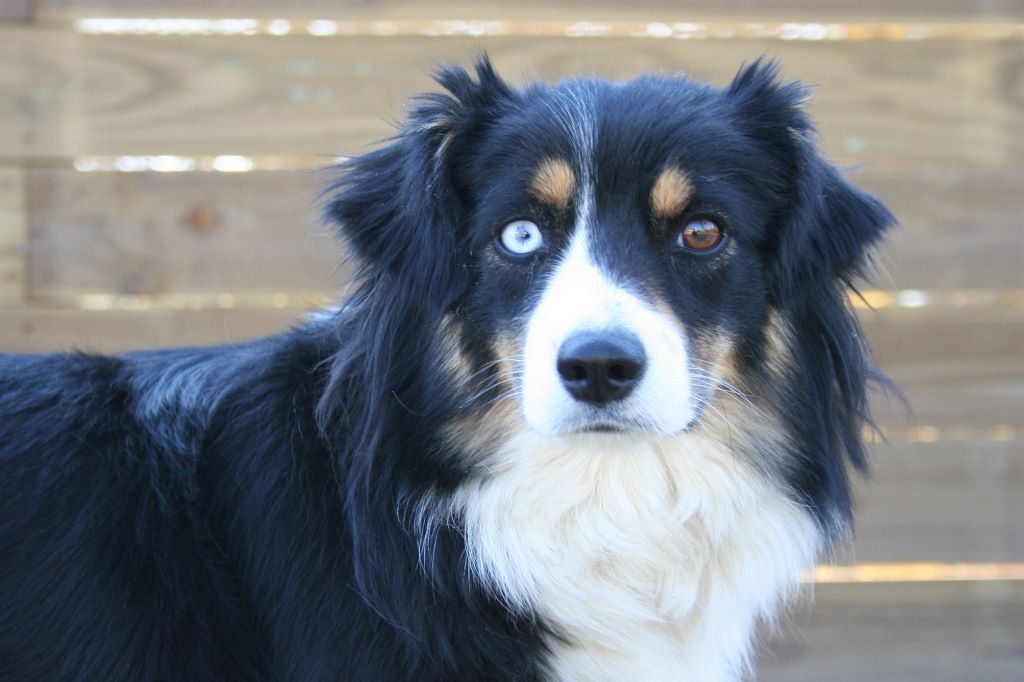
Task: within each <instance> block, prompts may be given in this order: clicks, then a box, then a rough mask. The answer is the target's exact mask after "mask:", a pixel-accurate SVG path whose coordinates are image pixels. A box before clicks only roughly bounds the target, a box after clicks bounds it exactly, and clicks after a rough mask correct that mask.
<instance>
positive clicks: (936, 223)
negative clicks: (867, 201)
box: [848, 163, 1024, 289]
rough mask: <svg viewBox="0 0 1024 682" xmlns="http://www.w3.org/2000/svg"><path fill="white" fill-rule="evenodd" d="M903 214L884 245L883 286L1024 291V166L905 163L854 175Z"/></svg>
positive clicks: (874, 166) (873, 166)
mask: <svg viewBox="0 0 1024 682" xmlns="http://www.w3.org/2000/svg"><path fill="white" fill-rule="evenodd" d="M848 177H850V179H851V180H853V181H854V182H856V183H857V184H859V185H860V186H862V187H864V188H865V189H868V190H870V191H872V192H874V193H875V194H876V196H878V198H880V199H881V200H882V201H884V202H885V204H886V205H887V206H889V208H890V209H891V210H892V212H893V213H894V214H895V215H896V217H897V218H898V219H899V220H900V223H901V224H900V227H899V228H898V229H896V230H893V231H892V232H891V233H890V234H889V238H888V239H887V241H886V242H885V243H884V244H883V245H882V247H881V249H880V250H879V258H878V264H879V271H878V273H877V275H876V277H875V278H874V282H875V284H876V285H877V286H879V287H881V288H885V289H987V288H991V289H1024V267H1022V264H1024V230H1022V229H1020V226H1019V225H1020V216H1021V212H1022V211H1024V195H1022V193H1021V188H1022V187H1024V169H1022V168H1008V169H980V168H965V167H929V166H924V167H915V168H899V167H893V166H886V165H884V164H880V163H874V164H869V165H866V166H862V167H860V168H858V169H856V170H854V171H853V172H851V173H849V176H848Z"/></svg>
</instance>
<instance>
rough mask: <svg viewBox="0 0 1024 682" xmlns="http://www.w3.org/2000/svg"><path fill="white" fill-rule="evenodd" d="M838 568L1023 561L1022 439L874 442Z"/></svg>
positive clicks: (1023, 453) (1023, 446)
mask: <svg viewBox="0 0 1024 682" xmlns="http://www.w3.org/2000/svg"><path fill="white" fill-rule="evenodd" d="M871 461H872V467H873V473H872V476H871V478H870V479H868V480H866V481H861V482H859V483H858V485H857V518H856V534H855V541H854V543H853V545H852V546H851V547H847V548H844V550H843V551H842V552H841V553H840V555H839V557H838V558H837V563H840V564H854V563H873V562H954V563H955V562H966V563H972V562H1024V524H1022V523H1021V519H1022V518H1024V495H1021V494H1020V491H1021V490H1024V439H1018V440H1016V441H1012V442H1003V443H1000V442H991V441H989V442H985V441H980V440H975V441H965V442H949V441H947V442H941V441H940V442H936V443H900V442H893V443H891V444H879V445H877V446H875V447H874V448H873V449H872V458H871Z"/></svg>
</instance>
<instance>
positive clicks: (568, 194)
mask: <svg viewBox="0 0 1024 682" xmlns="http://www.w3.org/2000/svg"><path fill="white" fill-rule="evenodd" d="M575 191H576V173H574V172H573V170H572V166H570V165H569V164H568V162H566V161H565V160H564V159H556V158H550V159H545V160H544V161H543V162H542V163H541V164H540V165H539V166H538V167H537V170H536V171H534V174H533V179H532V180H531V181H530V193H531V194H532V195H533V196H534V198H536V199H537V200H538V201H540V202H542V203H545V204H547V205H548V206H551V207H552V208H556V209H559V210H565V209H566V208H568V207H569V202H571V201H572V196H573V194H574V193H575Z"/></svg>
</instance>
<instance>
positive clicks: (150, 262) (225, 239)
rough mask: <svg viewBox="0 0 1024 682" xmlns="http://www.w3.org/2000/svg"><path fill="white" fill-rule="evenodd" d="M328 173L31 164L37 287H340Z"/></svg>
mask: <svg viewBox="0 0 1024 682" xmlns="http://www.w3.org/2000/svg"><path fill="white" fill-rule="evenodd" d="M326 179H327V176H326V175H325V174H324V173H319V174H318V173H303V172H288V171H281V172H258V171H257V172H251V173H244V174H229V173H76V172H74V171H70V170H34V171H32V172H31V173H30V181H29V186H30V206H31V229H32V245H31V251H30V262H31V273H32V275H31V290H32V295H33V297H35V298H37V299H47V298H52V297H62V296H74V295H79V294H85V293H97V292H113V293H120V294H146V293H148V294H154V293H168V292H175V293H194V292H297V291H298V292H306V291H325V292H327V291H335V292H337V291H340V290H341V288H342V284H343V282H344V276H343V274H344V272H345V271H347V268H345V267H340V266H339V263H340V261H341V253H342V249H341V247H340V245H339V244H338V242H337V241H336V240H335V239H334V238H333V236H332V235H331V234H330V230H329V228H327V227H321V226H319V225H318V223H317V208H316V195H317V193H318V192H319V189H320V187H321V185H322V184H323V182H325V181H326Z"/></svg>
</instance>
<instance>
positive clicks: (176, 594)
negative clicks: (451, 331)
mask: <svg viewBox="0 0 1024 682" xmlns="http://www.w3.org/2000/svg"><path fill="white" fill-rule="evenodd" d="M438 80H439V82H440V83H441V84H442V85H443V86H444V88H445V90H446V91H447V92H446V93H445V94H430V95H425V96H424V97H423V98H422V99H421V100H419V102H418V103H417V104H416V105H415V106H414V107H413V108H412V111H411V113H410V115H409V119H408V121H407V123H406V124H405V125H404V128H403V129H402V131H401V132H400V133H399V134H398V135H397V137H395V138H394V139H393V140H392V141H391V142H390V143H389V144H388V145H387V146H385V147H382V148H381V149H379V150H377V151H374V152H371V153H369V154H367V155H365V156H362V157H359V158H357V159H354V160H352V161H351V162H349V163H347V164H345V165H344V166H343V168H342V169H341V170H342V173H341V176H340V179H339V180H338V181H337V182H336V183H335V184H334V185H333V186H332V187H331V190H330V192H329V200H328V202H327V215H328V217H329V219H330V220H332V221H337V222H338V223H339V224H340V225H341V227H342V231H343V235H344V238H345V240H346V241H347V243H348V244H349V246H350V248H351V250H352V252H353V253H354V254H355V256H356V257H357V259H358V260H359V262H360V263H361V266H362V270H361V272H360V275H359V280H360V285H359V287H358V289H357V291H356V292H355V293H354V294H353V295H352V296H351V297H350V299H349V300H348V301H346V303H345V306H344V308H343V309H342V310H341V311H340V312H338V313H337V314H336V315H334V316H333V317H331V318H330V319H324V320H320V321H315V322H310V323H307V324H304V325H302V326H301V327H298V328H296V329H294V330H292V331H289V332H287V333H284V334H281V335H279V336H276V337H271V338H266V339H262V340H257V341H253V342H249V343H245V344H236V345H232V346H225V347H219V348H201V349H182V350H169V351H158V352H144V353H134V354H128V355H125V356H123V357H102V356H95V355H86V354H70V355H41V356H10V355H8V356H0V679H4V680H7V679H9V680H133V681H134V680H233V679H239V680H242V679H244V680H289V681H293V680H413V679H415V680H430V679H438V680H440V679H445V680H448V679H467V680H481V679H519V680H529V679H538V678H541V677H543V675H544V671H545V663H544V657H545V653H546V651H545V645H544V641H545V638H546V636H547V635H548V634H549V633H547V631H546V629H545V624H544V623H543V622H541V621H540V620H539V619H538V618H536V617H535V615H534V614H532V613H528V612H513V611H510V610H508V609H507V608H505V607H504V606H503V605H502V604H501V603H499V602H498V601H497V600H496V599H495V598H494V597H493V596H491V593H490V591H489V590H488V589H487V588H486V586H484V585H482V584H480V583H479V581H478V580H477V579H476V578H475V577H474V576H473V575H472V574H471V573H470V572H469V571H468V570H467V567H466V565H465V562H464V548H463V544H462V543H463V537H462V534H461V533H460V530H459V528H458V527H455V526H447V527H444V528H443V529H442V530H441V531H440V533H439V535H438V537H437V538H436V540H435V541H434V542H432V544H431V545H430V551H428V552H422V551H421V547H420V546H419V545H420V541H421V540H422V538H421V536H420V535H419V534H418V533H419V530H418V529H417V526H416V524H415V522H414V518H413V510H414V508H415V507H416V505H417V504H418V503H420V502H421V500H422V499H424V496H425V495H428V494H429V495H435V496H444V495H445V494H447V493H449V492H451V491H452V490H454V489H455V488H457V487H458V485H459V484H460V482H462V481H463V480H465V478H466V477H467V476H469V475H470V473H471V469H472V464H471V462H472V458H471V457H467V456H463V455H465V454H466V453H453V452H451V451H450V449H451V448H450V446H446V445H445V444H444V442H443V441H442V440H441V438H440V436H439V427H440V425H442V424H445V423H448V422H450V421H451V420H453V419H455V418H457V417H460V416H463V415H466V414H469V413H472V412H473V411H474V410H478V409H479V407H480V405H481V404H482V402H481V401H485V400H486V399H487V396H486V395H483V394H481V395H475V394H476V393H477V391H476V390H475V387H472V386H464V385H460V384H459V383H458V382H457V381H456V380H454V379H453V378H452V377H451V376H450V375H449V374H447V373H445V371H444V370H443V366H444V364H445V360H446V358H447V356H448V355H449V354H450V353H451V352H452V349H451V348H450V347H449V346H447V345H445V343H446V340H445V338H444V337H443V335H442V334H439V333H438V330H440V329H443V328H444V324H445V322H444V318H445V315H446V313H454V315H455V316H456V317H457V319H458V320H459V322H460V327H459V333H458V338H457V343H458V345H459V346H460V348H461V351H462V352H463V353H465V354H466V355H467V356H468V357H469V358H470V359H471V360H472V363H473V364H474V366H476V367H479V368H485V367H486V363H488V362H489V361H490V360H491V359H492V355H493V351H492V350H490V349H491V344H490V341H491V340H493V338H494V334H495V332H496V331H498V330H501V329H503V325H504V324H506V321H507V320H509V319H513V318H515V317H516V316H517V315H520V314H521V313H522V311H523V309H524V308H525V307H526V306H528V305H529V304H530V301H532V300H533V297H534V296H535V292H536V289H537V287H538V286H539V285H540V283H541V282H542V281H543V277H542V274H543V271H544V270H543V267H544V265H543V262H539V264H538V265H536V266H532V267H534V269H533V270H528V271H525V272H518V274H515V275H513V274H512V273H510V272H503V271H496V270H494V269H493V268H491V267H490V266H489V265H488V262H487V260H486V257H485V255H484V254H485V252H486V251H487V249H488V244H489V243H490V242H491V241H492V240H493V236H494V233H493V226H494V225H500V224H502V221H503V220H505V219H506V218H507V215H506V214H505V213H503V211H504V210H505V209H506V208H507V207H508V206H510V203H509V202H510V201H512V198H511V195H512V194H514V193H515V192H513V190H512V189H511V188H516V187H521V186H522V185H523V183H524V182H526V180H527V177H528V172H529V170H530V168H532V165H530V163H529V162H528V161H532V160H535V159H536V158H537V155H538V154H539V153H546V152H550V151H551V150H561V149H565V150H566V153H569V152H568V148H567V146H566V145H567V142H566V140H565V138H564V136H559V134H558V130H557V129H556V128H553V127H552V126H551V125H550V120H549V119H550V116H549V115H548V111H549V110H548V109H546V108H545V106H544V104H543V103H544V102H545V101H549V100H550V99H551V97H552V96H553V93H555V92H558V91H559V89H560V88H561V89H562V90H561V91H565V89H566V88H567V87H568V88H569V90H568V92H570V93H575V94H576V95H579V93H583V95H585V96H588V97H592V98H593V100H594V102H596V105H595V106H596V111H597V115H598V116H599V117H600V119H601V121H602V125H603V126H605V128H602V130H605V129H607V130H609V131H611V132H609V134H608V135H607V136H605V137H603V138H602V139H601V140H600V141H599V143H598V147H597V149H596V150H595V154H596V155H597V159H598V161H597V163H598V166H599V167H600V168H603V169H605V170H602V171H601V172H602V173H603V175H601V177H600V178H599V185H598V186H599V187H601V188H602V192H607V193H606V194H602V195H601V196H600V197H599V199H598V201H599V202H608V205H607V206H605V207H604V208H605V209H606V210H607V214H608V215H610V216H614V215H620V216H621V220H622V221H623V223H625V222H627V221H629V220H635V216H634V213H630V211H634V209H635V211H640V212H641V213H642V209H641V208H636V207H637V206H641V204H642V202H640V203H638V202H637V200H636V199H635V198H634V199H630V198H629V197H630V196H632V195H630V194H629V192H632V191H633V190H632V189H631V184H630V183H631V182H633V181H634V180H635V179H636V178H643V177H647V176H649V175H650V173H651V171H650V170H649V168H650V167H652V164H651V163H648V161H652V162H653V161H656V160H658V159H665V158H678V159H682V160H684V162H685V163H687V164H689V166H688V167H696V168H701V169H703V175H702V176H701V177H700V178H698V185H699V188H698V189H699V191H700V188H704V191H706V193H707V196H713V197H716V201H718V203H719V205H722V206H727V207H729V210H730V212H731V215H730V218H731V219H732V221H733V222H735V223H738V224H740V225H743V226H745V227H744V228H743V229H746V230H747V232H743V231H742V230H739V231H738V232H737V236H736V239H737V241H738V242H741V245H742V248H743V249H745V250H742V251H741V252H740V254H739V255H738V256H737V258H740V260H739V261H737V263H739V264H740V265H742V267H741V268H740V267H737V268H736V269H735V271H734V272H731V274H723V273H716V272H707V273H704V274H701V273H696V274H686V275H680V277H681V278H682V279H679V280H678V281H679V282H681V284H680V286H679V288H678V291H677V293H675V294H672V295H670V296H669V298H670V300H671V301H672V305H673V306H674V307H678V308H680V309H686V310H690V311H696V312H693V315H697V316H698V317H699V316H700V315H712V314H715V315H718V316H719V318H720V319H716V324H719V325H720V326H725V327H727V328H729V329H730V331H731V332H733V333H734V334H735V335H737V337H738V339H739V344H740V348H741V349H742V352H741V357H740V359H741V362H742V363H743V366H744V368H745V371H748V372H749V373H750V375H751V376H752V377H755V378H756V377H757V376H759V372H763V366H764V365H765V363H766V358H765V357H764V353H765V352H766V351H765V342H764V337H763V334H764V332H763V324H764V319H765V315H766V310H768V309H769V308H775V309H778V310H781V311H783V312H784V314H785V315H786V317H787V319H789V320H791V321H792V324H793V328H794V332H795V334H794V336H795V346H794V347H793V348H792V349H790V352H791V359H792V360H793V361H794V363H795V366H796V367H797V369H796V370H795V371H793V372H792V375H791V376H790V380H789V382H788V383H787V384H786V385H784V386H772V387H763V391H765V392H769V393H770V397H771V399H773V400H775V401H777V404H781V405H782V406H783V410H782V411H783V413H785V414H787V415H788V416H789V417H788V418H789V423H788V425H787V427H788V429H789V430H790V432H791V434H792V435H793V437H794V443H795V445H794V449H793V452H792V458H793V462H792V465H791V467H790V468H789V469H788V477H789V484H790V485H791V487H792V491H793V494H794V495H796V496H798V497H799V498H800V500H801V501H803V502H805V503H806V504H807V505H809V506H810V507H811V509H812V510H813V513H814V514H815V516H816V518H817V519H818V520H819V521H820V523H821V526H822V529H823V532H824V533H829V534H831V533H837V532H841V531H842V528H843V527H844V524H845V523H846V522H847V521H848V519H849V516H850V492H849V483H848V477H847V463H848V462H849V463H852V464H853V465H854V466H856V467H858V468H863V467H864V454H863V449H862V446H861V442H860V431H861V428H862V425H863V424H864V422H865V419H866V418H867V415H866V407H865V397H864V391H865V384H866V381H867V379H868V374H869V363H868V361H867V359H866V355H865V351H864V348H863V346H862V342H861V340H860V339H861V335H860V333H859V329H858V327H857V323H856V320H855V318H854V316H853V315H852V313H851V312H850V310H849V308H848V307H847V305H846V304H845V296H846V293H847V289H848V286H849V283H850V281H851V279H852V278H854V277H855V276H856V275H857V274H858V273H859V270H860V268H861V267H862V264H863V254H864V251H865V249H866V248H867V247H869V246H871V245H872V244H874V243H875V242H876V241H877V240H878V238H879V236H880V235H881V233H882V231H883V230H884V228H885V227H886V226H887V225H889V224H890V223H891V222H892V218H891V216H890V215H889V214H888V212H887V211H886V210H885V209H884V208H883V207H882V206H881V205H880V204H879V203H878V202H877V201H875V200H874V199H872V198H871V197H869V196H867V195H865V194H863V193H861V192H859V191H858V190H856V189H855V188H853V187H852V186H850V185H849V184H848V183H847V182H846V181H844V180H843V179H842V178H841V177H840V175H839V174H838V173H837V172H836V171H835V170H834V169H833V168H832V167H831V166H830V165H829V164H828V163H827V162H825V161H824V160H823V159H822V158H821V157H820V155H819V154H818V152H817V151H816V150H815V148H814V146H813V143H812V142H811V139H810V138H811V135H812V129H811V125H810V123H809V122H808V120H807V118H806V116H805V115H804V114H803V113H802V111H801V110H800V109H799V106H798V105H799V101H800V99H801V98H802V97H803V91H802V89H801V88H800V87H799V86H796V85H780V84H779V83H778V82H777V78H776V75H775V71H774V68H773V67H772V66H770V65H765V64H762V63H755V64H753V65H751V66H749V67H747V68H745V69H743V70H742V71H741V73H740V74H739V75H738V76H737V78H736V79H735V81H734V82H733V83H732V84H731V85H730V86H729V87H728V88H727V89H726V90H724V91H719V90H716V89H714V88H711V87H709V86H706V85H702V84H699V83H695V82H692V81H688V80H682V79H671V78H655V77H647V78H643V79H638V80H637V81H634V82H632V83H630V84H629V85H627V86H624V87H625V89H615V88H612V87H611V86H609V85H608V84H606V83H604V82H601V81H590V80H584V81H575V82H573V83H571V84H569V85H558V86H553V87H549V86H544V85H533V86H530V87H529V88H527V89H525V90H515V89H513V88H510V87H509V86H508V85H506V84H505V83H504V82H503V81H502V80H501V79H500V78H499V77H498V76H497V75H496V74H495V73H494V71H493V70H492V68H491V67H490V65H489V64H488V63H487V61H486V60H483V61H481V62H480V63H479V65H478V66H477V72H476V78H475V79H474V78H472V77H471V76H470V75H469V74H467V73H466V72H464V71H462V70H460V69H455V68H452V69H446V70H444V71H443V72H442V73H441V74H440V76H439V78H438ZM616 130H620V131H622V133H621V135H620V136H617V135H618V133H615V131H616ZM636 131H640V132H636ZM638 136H639V137H638ZM638 139H641V140H642V141H641V143H638V142H637V140H638ZM613 202H614V203H613ZM631 202H632V203H631ZM602 205H603V204H602ZM509 210H510V211H512V212H513V213H514V212H515V210H513V209H509ZM637 215H639V214H637ZM546 217H547V218H549V219H550V220H551V222H553V223H557V222H558V221H559V220H560V218H559V217H558V216H546ZM609 239H611V237H609ZM649 246H650V245H646V242H643V243H639V242H637V243H635V244H633V245H632V246H630V245H626V246H623V247H622V248H616V249H609V250H608V256H607V257H608V258H609V259H613V260H614V259H619V260H622V259H630V258H634V259H639V258H640V256H642V255H643V254H644V253H646V251H645V250H644V249H647V248H648V247H649ZM645 262H647V261H645ZM676 265H678V263H677V264H676ZM670 266H671V264H670V263H669V262H668V261H666V262H665V263H661V262H660V261H657V262H655V261H650V262H649V263H648V264H647V265H642V266H641V267H643V268H649V272H648V273H647V274H648V275H649V276H650V277H659V276H661V275H660V274H659V273H661V272H662V271H661V270H660V269H659V268H663V267H664V268H668V267H670ZM684 285H685V286H684ZM712 303H713V305H712ZM712 310H718V311H719V312H716V313H712V312H711V311H712Z"/></svg>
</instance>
